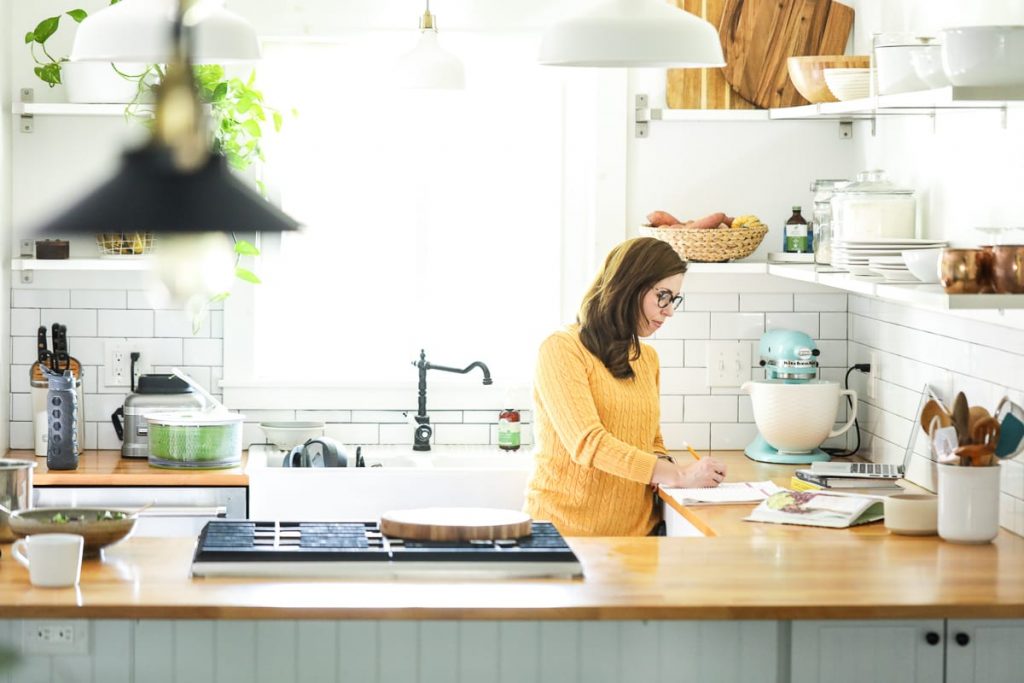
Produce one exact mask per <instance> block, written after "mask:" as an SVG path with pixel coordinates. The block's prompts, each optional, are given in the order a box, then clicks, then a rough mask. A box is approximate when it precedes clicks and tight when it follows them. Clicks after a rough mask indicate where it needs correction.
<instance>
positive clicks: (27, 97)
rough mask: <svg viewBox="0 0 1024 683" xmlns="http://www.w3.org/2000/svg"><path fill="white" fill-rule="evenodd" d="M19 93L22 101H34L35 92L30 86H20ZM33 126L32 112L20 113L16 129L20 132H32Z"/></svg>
mask: <svg viewBox="0 0 1024 683" xmlns="http://www.w3.org/2000/svg"><path fill="white" fill-rule="evenodd" d="M19 94H20V95H21V101H22V102H35V99H36V94H35V91H34V90H33V89H32V88H22V89H21V90H20V91H19ZM35 128H36V125H35V119H33V118H32V114H22V115H21V117H20V120H19V121H18V130H20V131H21V132H22V133H32V132H34V131H35Z"/></svg>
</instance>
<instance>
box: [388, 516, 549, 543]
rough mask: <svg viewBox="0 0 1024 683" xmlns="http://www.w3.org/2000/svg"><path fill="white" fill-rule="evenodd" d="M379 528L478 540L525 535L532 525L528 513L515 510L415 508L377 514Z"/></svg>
mask: <svg viewBox="0 0 1024 683" xmlns="http://www.w3.org/2000/svg"><path fill="white" fill-rule="evenodd" d="M380 531H381V533H382V534H384V535H385V536H388V537H391V538H402V539H407V540H415V541H480V540H495V539H501V538H522V537H523V536H529V535H530V533H531V531H532V524H531V519H530V516H529V515H528V514H526V513H525V512H520V511H519V510H501V509H497V508H418V509H411V510H391V511H390V512H385V513H384V514H383V515H381V516H380Z"/></svg>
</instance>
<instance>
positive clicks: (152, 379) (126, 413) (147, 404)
mask: <svg viewBox="0 0 1024 683" xmlns="http://www.w3.org/2000/svg"><path fill="white" fill-rule="evenodd" d="M133 392H134V393H132V394H129V396H128V398H126V399H125V401H124V406H122V407H120V408H118V409H117V410H115V411H114V413H113V415H111V416H110V420H111V422H113V424H114V431H115V432H117V438H119V439H121V440H122V444H121V457H124V458H148V457H149V423H148V422H147V421H146V418H145V417H143V416H144V415H146V414H147V413H176V412H182V413H184V412H198V411H202V410H203V409H204V408H205V407H206V401H205V400H204V399H203V397H202V396H200V395H199V394H198V393H196V392H195V391H194V390H193V389H192V387H190V386H189V385H188V384H187V383H186V382H185V381H184V380H182V379H181V378H179V377H176V376H175V375H141V376H140V377H139V385H138V387H137V388H136V387H133ZM122 420H123V423H122Z"/></svg>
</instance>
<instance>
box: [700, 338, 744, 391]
mask: <svg viewBox="0 0 1024 683" xmlns="http://www.w3.org/2000/svg"><path fill="white" fill-rule="evenodd" d="M707 366H708V386H709V387H739V386H740V385H741V384H743V383H744V382H746V381H747V380H749V379H750V342H731V341H709V342H708V343H707Z"/></svg>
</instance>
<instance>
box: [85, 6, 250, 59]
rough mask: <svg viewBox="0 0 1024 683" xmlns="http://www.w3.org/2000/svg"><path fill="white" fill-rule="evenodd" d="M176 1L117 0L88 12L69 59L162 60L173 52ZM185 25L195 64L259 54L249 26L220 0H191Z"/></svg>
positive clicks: (246, 57)
mask: <svg viewBox="0 0 1024 683" xmlns="http://www.w3.org/2000/svg"><path fill="white" fill-rule="evenodd" d="M177 5H178V3H177V2H176V1H175V0H121V2H119V3H117V4H116V5H110V6H108V7H104V8H103V9H101V10H99V11H97V12H94V13H92V14H90V15H89V16H88V17H86V18H85V20H84V21H82V23H81V24H80V25H79V26H78V31H77V32H76V33H75V42H74V45H73V46H72V48H71V61H73V62H92V61H98V62H141V63H146V64H165V63H167V62H168V60H169V59H170V57H171V55H172V54H173V50H174V46H173V44H172V40H171V36H172V30H171V29H172V27H173V25H174V19H175V13H176V10H177ZM186 5H187V6H189V9H188V11H187V13H186V16H185V23H186V24H187V25H188V26H189V27H190V28H191V30H192V35H193V36H194V43H193V44H194V54H193V63H197V64H211V63H213V64H225V63H231V62H250V61H256V60H258V59H259V58H260V45H259V39H258V38H257V36H256V31H255V29H253V27H252V25H251V24H249V22H247V21H246V20H245V19H243V18H242V17H240V16H238V15H237V14H234V13H232V12H229V11H227V10H226V9H224V7H223V6H222V4H221V0H195V1H193V2H189V3H186Z"/></svg>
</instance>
